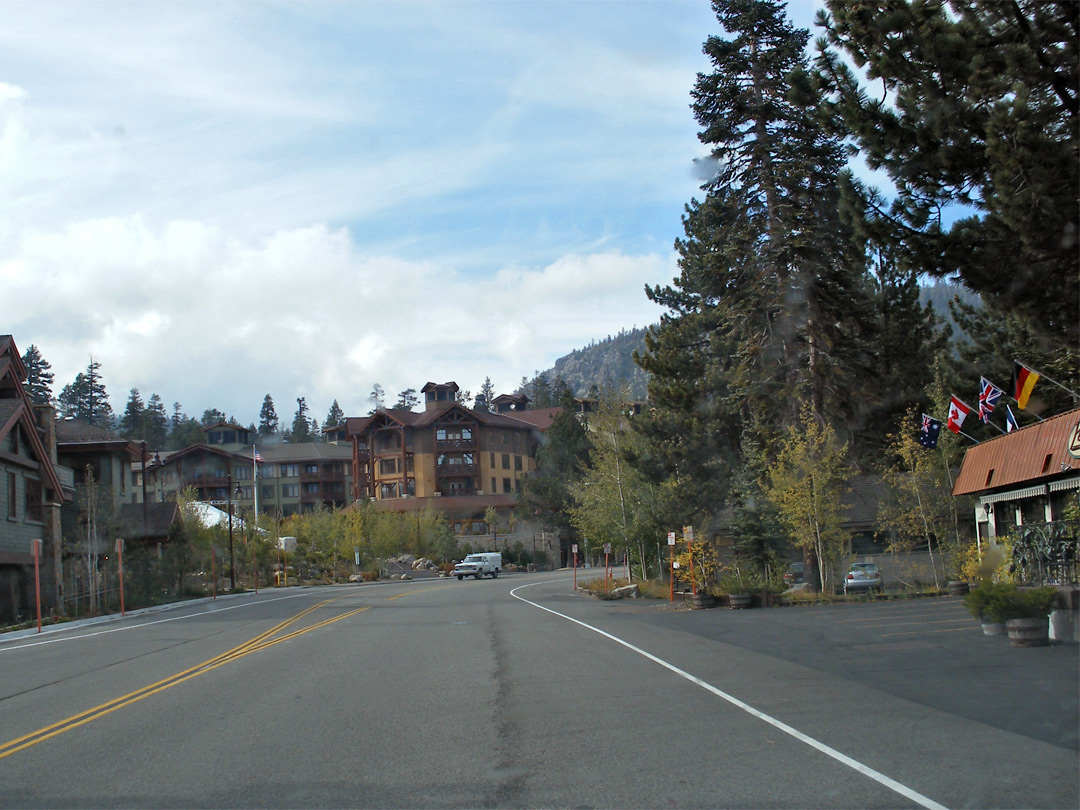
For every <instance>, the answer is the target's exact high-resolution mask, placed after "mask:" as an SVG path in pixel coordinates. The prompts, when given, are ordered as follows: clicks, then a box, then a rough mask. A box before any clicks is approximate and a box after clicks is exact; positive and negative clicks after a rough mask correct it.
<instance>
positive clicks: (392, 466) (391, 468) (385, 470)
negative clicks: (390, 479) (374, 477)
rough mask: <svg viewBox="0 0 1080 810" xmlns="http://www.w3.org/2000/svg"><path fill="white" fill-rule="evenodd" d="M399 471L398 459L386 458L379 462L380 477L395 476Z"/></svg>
mask: <svg viewBox="0 0 1080 810" xmlns="http://www.w3.org/2000/svg"><path fill="white" fill-rule="evenodd" d="M397 471H398V460H397V459H396V458H384V459H380V460H379V474H380V475H394V474H395V473H396V472H397Z"/></svg>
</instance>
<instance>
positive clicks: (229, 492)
mask: <svg viewBox="0 0 1080 810" xmlns="http://www.w3.org/2000/svg"><path fill="white" fill-rule="evenodd" d="M239 486H240V485H239V484H237V488H238V489H239ZM225 491H226V493H227V498H228V504H229V585H230V590H232V591H235V590H236V566H235V565H234V563H233V542H232V470H229V478H228V486H227V487H226V489H225Z"/></svg>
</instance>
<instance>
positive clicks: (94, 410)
mask: <svg viewBox="0 0 1080 810" xmlns="http://www.w3.org/2000/svg"><path fill="white" fill-rule="evenodd" d="M59 405H60V412H61V413H62V414H63V415H64V416H73V417H75V418H76V419H81V420H83V421H84V422H88V423H90V424H91V425H94V426H95V427H100V428H105V429H106V430H111V429H112V427H113V419H114V417H113V410H112V405H110V404H109V395H108V392H106V390H105V384H104V383H103V382H102V380H101V363H99V362H98V361H97V360H95V359H94V358H93V357H92V356H91V358H90V364H89V365H88V366H87V367H86V371H85V372H80V373H79V374H77V375H75V379H74V381H72V382H71V383H69V384H68V385H65V386H64V388H63V389H62V390H61V392H60V397H59Z"/></svg>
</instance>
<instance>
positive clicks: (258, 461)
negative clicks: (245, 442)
mask: <svg viewBox="0 0 1080 810" xmlns="http://www.w3.org/2000/svg"><path fill="white" fill-rule="evenodd" d="M262 460H263V457H262V456H260V455H259V451H258V450H256V451H255V462H256V463H257V464H262Z"/></svg>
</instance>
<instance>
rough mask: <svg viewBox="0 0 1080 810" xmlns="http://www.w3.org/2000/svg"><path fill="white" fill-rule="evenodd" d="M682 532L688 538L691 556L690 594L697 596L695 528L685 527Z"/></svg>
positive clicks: (687, 543)
mask: <svg viewBox="0 0 1080 810" xmlns="http://www.w3.org/2000/svg"><path fill="white" fill-rule="evenodd" d="M682 531H683V537H685V538H686V553H687V554H689V555H690V593H691V594H693V595H694V596H697V583H696V582H695V581H694V548H693V544H694V527H693V526H683V530H682Z"/></svg>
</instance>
